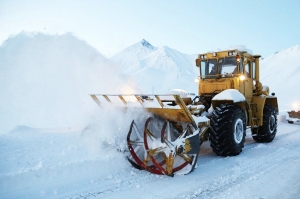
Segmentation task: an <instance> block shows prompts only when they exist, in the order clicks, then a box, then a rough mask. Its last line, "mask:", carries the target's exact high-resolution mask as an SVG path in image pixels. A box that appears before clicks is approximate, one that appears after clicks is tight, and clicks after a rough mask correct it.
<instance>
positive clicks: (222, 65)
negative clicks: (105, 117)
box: [91, 50, 294, 176]
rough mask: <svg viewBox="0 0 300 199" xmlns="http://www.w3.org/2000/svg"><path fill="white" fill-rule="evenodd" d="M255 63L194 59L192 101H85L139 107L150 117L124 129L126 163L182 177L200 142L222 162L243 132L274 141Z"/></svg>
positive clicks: (274, 110)
mask: <svg viewBox="0 0 300 199" xmlns="http://www.w3.org/2000/svg"><path fill="white" fill-rule="evenodd" d="M259 58H260V55H251V54H249V53H247V52H246V51H239V50H227V51H220V52H209V53H205V54H199V55H198V58H197V59H196V66H197V67H199V72H200V76H199V78H198V80H199V83H198V84H199V87H198V90H199V93H198V96H196V97H195V98H194V99H191V98H188V97H184V98H182V97H181V96H180V95H170V94H169V95H109V96H108V95H91V97H92V98H93V99H94V100H95V101H96V103H97V104H98V105H99V106H100V107H101V106H106V105H105V103H106V104H112V105H114V106H121V107H140V108H143V109H145V110H146V111H147V112H149V113H152V114H153V117H152V116H151V117H149V118H148V119H147V121H146V122H145V124H144V125H143V126H142V127H141V126H138V125H137V124H136V123H135V122H134V121H132V123H131V125H130V128H129V132H128V134H127V144H128V149H129V152H130V155H129V156H128V160H129V162H130V163H131V164H132V165H133V166H134V167H136V168H138V169H143V170H146V171H149V172H151V173H154V174H163V175H169V176H173V175H174V174H187V173H190V172H191V171H193V169H194V168H195V165H196V163H197V158H198V153H199V150H200V145H201V144H202V142H203V141H207V140H209V142H210V146H211V148H212V151H213V152H215V153H216V154H217V155H219V156H225V157H226V156H235V155H239V154H240V153H241V152H242V149H243V147H244V143H245V136H246V128H251V134H252V138H253V139H254V140H255V141H256V142H259V143H267V142H272V141H273V139H274V138H275V135H276V132H277V114H278V112H279V111H278V103H277V97H276V96H275V93H272V94H271V95H269V87H268V86H263V85H262V83H261V82H260V79H259ZM291 114H294V113H291ZM208 128H209V131H208V130H207V129H208Z"/></svg>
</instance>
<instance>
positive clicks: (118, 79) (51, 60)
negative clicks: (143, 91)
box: [0, 32, 140, 133]
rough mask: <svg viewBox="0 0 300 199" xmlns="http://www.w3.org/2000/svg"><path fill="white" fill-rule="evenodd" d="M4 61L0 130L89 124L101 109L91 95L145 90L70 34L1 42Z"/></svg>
mask: <svg viewBox="0 0 300 199" xmlns="http://www.w3.org/2000/svg"><path fill="white" fill-rule="evenodd" d="M0 60H1V62H0V82H1V84H0V121H1V127H2V128H1V132H0V133H3V132H7V131H8V130H10V129H12V128H14V127H15V126H16V125H26V126H30V127H34V128H46V127H68V126H69V127H70V126H85V125H86V119H87V118H88V117H89V114H90V111H91V110H92V109H95V107H97V106H96V105H95V102H94V101H93V100H92V99H91V98H90V97H89V95H88V94H92V93H134V92H136V93H139V92H140V90H139V89H138V88H137V86H136V85H135V83H134V81H133V80H131V79H130V78H128V76H126V75H125V74H123V73H122V72H121V71H120V69H119V68H118V66H116V65H115V64H113V63H111V62H110V61H109V60H107V59H106V58H105V57H104V56H103V55H102V54H100V53H99V52H97V51H96V50H95V49H94V48H92V47H91V46H89V45H88V44H87V43H86V42H84V41H81V40H79V39H77V38H76V37H75V36H73V35H72V34H70V33H67V34H64V35H60V36H57V35H56V36H55V35H45V34H42V33H25V32H22V33H20V34H18V35H16V36H13V37H11V38H9V39H8V40H6V41H5V42H4V43H3V44H2V45H1V46H0ZM97 108H98V107H97Z"/></svg>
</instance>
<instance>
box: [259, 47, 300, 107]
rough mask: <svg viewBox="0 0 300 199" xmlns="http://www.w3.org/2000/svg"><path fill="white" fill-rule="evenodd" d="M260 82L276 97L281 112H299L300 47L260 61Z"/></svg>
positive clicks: (288, 49)
mask: <svg viewBox="0 0 300 199" xmlns="http://www.w3.org/2000/svg"><path fill="white" fill-rule="evenodd" d="M260 65H261V67H260V72H261V76H260V78H261V81H262V83H263V84H264V85H267V86H269V87H270V91H271V92H275V94H276V95H277V96H278V103H279V107H280V108H281V111H290V110H292V109H294V110H295V109H296V110H297V109H298V110H300V93H299V86H300V78H299V77H300V45H296V46H293V47H290V48H287V49H284V50H281V51H279V52H276V53H274V54H273V55H271V56H269V57H267V58H266V59H264V60H262V61H261V64H260Z"/></svg>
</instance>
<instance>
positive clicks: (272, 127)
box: [251, 104, 277, 143]
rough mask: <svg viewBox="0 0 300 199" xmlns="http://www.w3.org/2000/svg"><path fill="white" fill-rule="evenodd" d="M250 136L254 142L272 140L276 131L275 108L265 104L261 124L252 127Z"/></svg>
mask: <svg viewBox="0 0 300 199" xmlns="http://www.w3.org/2000/svg"><path fill="white" fill-rule="evenodd" d="M251 131H252V137H253V139H254V140H255V141H256V142H259V143H264V142H272V141H273V139H274V138H275V135H276V132H277V113H276V110H275V108H274V107H273V106H272V105H270V104H266V105H265V107H264V112H263V125H262V126H259V127H258V128H252V129H251Z"/></svg>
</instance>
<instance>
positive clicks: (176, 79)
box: [111, 40, 199, 93]
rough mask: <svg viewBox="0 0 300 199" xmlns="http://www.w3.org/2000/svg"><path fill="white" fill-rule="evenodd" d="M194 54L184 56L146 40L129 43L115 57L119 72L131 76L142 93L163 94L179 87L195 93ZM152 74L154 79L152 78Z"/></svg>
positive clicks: (195, 69)
mask: <svg viewBox="0 0 300 199" xmlns="http://www.w3.org/2000/svg"><path fill="white" fill-rule="evenodd" d="M196 57H197V56H196V55H187V54H184V53H181V52H179V51H177V50H175V49H171V48H169V47H167V46H163V47H160V48H157V47H153V46H152V45H151V44H150V43H149V42H147V41H146V40H142V41H141V42H138V43H136V44H134V45H133V46H130V47H128V48H126V49H124V50H123V51H121V52H120V53H118V54H117V55H115V56H114V57H112V58H111V60H112V61H113V62H115V63H116V64H117V65H119V66H120V67H121V68H122V71H123V72H124V73H126V74H128V75H131V76H133V78H134V79H135V80H136V82H137V84H138V85H139V86H140V87H141V88H142V89H143V91H144V93H154V92H155V93H166V92H168V91H169V90H171V89H175V88H181V89H184V90H186V91H188V92H197V85H196V84H195V82H194V79H195V78H196V77H197V76H198V73H199V72H198V70H197V68H196V66H195V59H196ZM153 75H154V76H155V78H153Z"/></svg>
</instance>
